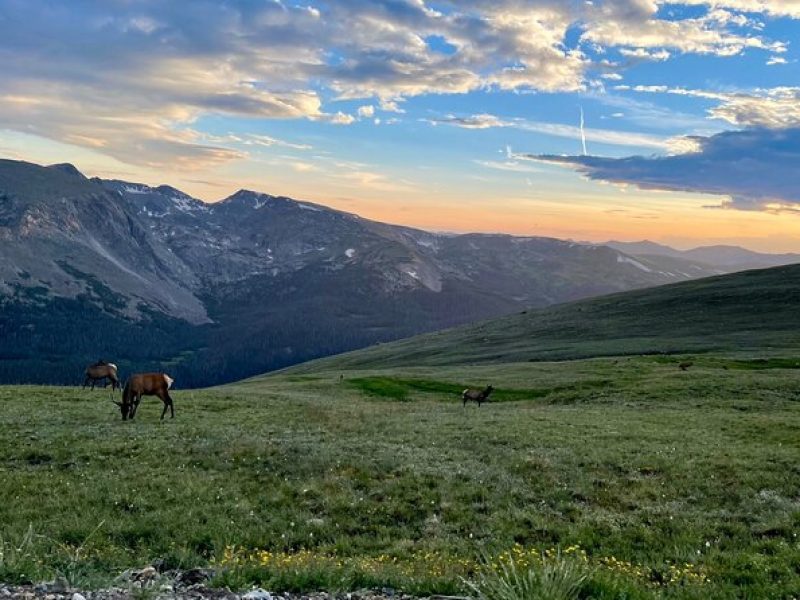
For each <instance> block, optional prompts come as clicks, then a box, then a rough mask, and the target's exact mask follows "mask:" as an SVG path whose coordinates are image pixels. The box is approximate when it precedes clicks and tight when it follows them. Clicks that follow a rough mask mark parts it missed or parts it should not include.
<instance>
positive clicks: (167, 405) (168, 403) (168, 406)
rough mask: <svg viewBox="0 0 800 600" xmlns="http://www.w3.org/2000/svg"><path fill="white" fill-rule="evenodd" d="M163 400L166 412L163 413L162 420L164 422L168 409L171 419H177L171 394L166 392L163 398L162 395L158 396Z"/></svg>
mask: <svg viewBox="0 0 800 600" xmlns="http://www.w3.org/2000/svg"><path fill="white" fill-rule="evenodd" d="M158 397H159V398H161V401H162V402H163V403H164V410H162V411H161V420H162V421H163V420H164V417H165V416H166V414H167V409H170V413H171V416H170V418H171V419H174V418H175V407H174V406H173V404H172V398H170V397H169V392H167V391H164V393H163V396H162V395H161V394H159V395H158Z"/></svg>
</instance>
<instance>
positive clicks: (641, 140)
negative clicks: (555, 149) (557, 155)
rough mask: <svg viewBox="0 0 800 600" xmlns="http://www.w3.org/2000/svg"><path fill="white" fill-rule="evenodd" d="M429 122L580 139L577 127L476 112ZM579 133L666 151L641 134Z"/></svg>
mask: <svg viewBox="0 0 800 600" xmlns="http://www.w3.org/2000/svg"><path fill="white" fill-rule="evenodd" d="M426 122H428V123H430V124H431V125H450V126H452V127H460V128H462V129H491V128H496V127H509V128H513V129H519V130H522V131H530V132H534V133H542V134H545V135H552V136H555V137H565V138H571V139H574V140H580V138H581V128H580V127H578V126H573V125H563V124H561V123H543V122H540V121H531V120H528V119H503V118H500V117H498V116H495V115H491V114H486V113H483V114H477V115H471V116H467V117H458V116H455V115H447V116H445V117H441V118H436V119H426ZM583 133H584V134H585V135H586V139H587V140H588V141H590V142H595V143H600V144H610V145H612V146H636V147H641V148H657V149H659V150H668V149H669V148H670V140H669V139H668V138H662V137H657V136H652V135H648V134H645V133H637V132H632V131H612V130H609V129H592V128H588V127H587V128H584V131H583Z"/></svg>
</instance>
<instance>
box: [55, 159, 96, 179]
mask: <svg viewBox="0 0 800 600" xmlns="http://www.w3.org/2000/svg"><path fill="white" fill-rule="evenodd" d="M47 168H48V169H53V170H55V171H61V172H62V173H66V174H67V175H74V176H75V177H80V178H81V179H86V176H85V175H84V174H83V173H81V172H80V171H79V170H78V168H77V167H76V166H75V165H73V164H72V163H58V164H55V165H49V166H48V167H47Z"/></svg>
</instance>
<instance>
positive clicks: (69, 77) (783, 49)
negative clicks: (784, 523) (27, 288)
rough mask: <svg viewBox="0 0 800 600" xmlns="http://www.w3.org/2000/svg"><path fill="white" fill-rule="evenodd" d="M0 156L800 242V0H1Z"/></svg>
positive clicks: (373, 204)
mask: <svg viewBox="0 0 800 600" xmlns="http://www.w3.org/2000/svg"><path fill="white" fill-rule="evenodd" d="M0 31H2V32H3V33H2V35H0V64H2V65H3V67H2V76H0V157H3V158H12V159H20V160H28V161H32V162H37V163H44V164H50V163H58V162H71V163H73V164H75V165H76V166H77V167H78V168H79V169H81V171H83V172H84V173H85V174H87V175H90V176H100V177H105V178H119V179H125V180H129V181H136V182H142V183H148V184H151V185H158V184H161V183H167V184H170V185H173V186H175V187H177V188H179V189H181V190H183V191H185V192H187V193H190V194H192V195H194V196H196V197H199V198H202V199H204V200H207V201H217V200H220V199H222V198H224V197H226V196H228V195H229V194H231V193H233V192H234V191H236V190H238V189H240V188H246V189H253V190H257V191H261V192H265V193H269V194H274V195H285V196H290V197H294V198H297V199H302V200H309V201H313V202H318V203H320V204H325V205H328V206H332V207H335V208H338V209H342V210H347V211H350V212H355V213H358V214H360V215H362V216H365V217H368V218H373V219H378V220H382V221H387V222H392V223H400V224H407V225H412V226H416V227H422V228H425V229H429V230H435V231H459V232H462V231H483V232H506V233H513V234H520V235H543V236H552V237H559V238H567V239H573V240H579V241H594V242H602V241H607V240H611V239H617V240H640V239H651V240H654V241H659V242H663V243H667V244H670V245H673V246H676V247H679V248H689V247H693V246H698V245H707V244H717V243H724V244H737V245H742V246H745V247H749V248H753V249H756V250H762V251H769V252H785V251H800V62H798V60H800V0H684V1H683V2H667V1H662V0H459V1H454V0H441V1H427V0H320V1H317V0H309V1H305V0H192V1H184V2H180V1H177V0H176V1H171V2H163V1H162V0H94V1H92V0H62V1H57V0H2V2H0Z"/></svg>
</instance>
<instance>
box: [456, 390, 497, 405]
mask: <svg viewBox="0 0 800 600" xmlns="http://www.w3.org/2000/svg"><path fill="white" fill-rule="evenodd" d="M493 389H494V388H493V387H492V386H490V385H487V386H486V389H484V390H476V389H474V388H467V389H465V390H464V391H463V392H461V399H462V400H463V401H464V407H466V406H467V401H469V400H472V401H473V402H477V403H478V408H480V406H481V402H488V401H489V394H491V393H492V390H493Z"/></svg>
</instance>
